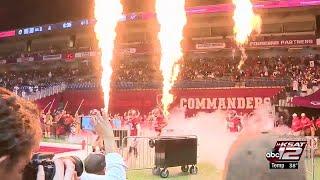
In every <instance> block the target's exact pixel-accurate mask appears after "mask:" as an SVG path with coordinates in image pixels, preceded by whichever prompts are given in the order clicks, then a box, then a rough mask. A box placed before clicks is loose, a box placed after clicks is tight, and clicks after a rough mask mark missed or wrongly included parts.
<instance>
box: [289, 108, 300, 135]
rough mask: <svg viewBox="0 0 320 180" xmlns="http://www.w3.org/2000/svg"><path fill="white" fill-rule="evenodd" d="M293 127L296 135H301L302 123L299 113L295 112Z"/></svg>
mask: <svg viewBox="0 0 320 180" xmlns="http://www.w3.org/2000/svg"><path fill="white" fill-rule="evenodd" d="M291 129H292V131H293V134H294V135H296V136H300V135H301V130H302V124H301V120H300V118H299V117H298V115H297V114H296V113H294V114H293V115H292V123H291Z"/></svg>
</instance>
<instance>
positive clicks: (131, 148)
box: [120, 136, 155, 170]
mask: <svg viewBox="0 0 320 180" xmlns="http://www.w3.org/2000/svg"><path fill="white" fill-rule="evenodd" d="M151 139H152V137H144V136H129V137H125V138H123V139H122V144H125V142H127V146H123V147H122V148H121V149H120V153H121V155H122V157H124V158H125V160H126V163H127V167H128V170H142V169H152V168H153V166H154V158H155V151H154V149H153V148H151V147H150V146H149V141H150V140H151Z"/></svg>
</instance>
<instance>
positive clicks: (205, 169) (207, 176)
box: [128, 158, 320, 180]
mask: <svg viewBox="0 0 320 180" xmlns="http://www.w3.org/2000/svg"><path fill="white" fill-rule="evenodd" d="M309 163H310V162H309V161H308V162H306V168H307V169H309V168H311V164H309ZM198 167H199V172H198V174H197V175H190V174H188V173H182V172H181V170H180V168H179V167H176V168H169V173H170V174H169V178H167V179H173V180H198V179H199V180H215V179H218V180H219V179H221V175H222V173H221V172H219V171H218V170H217V169H216V168H215V167H214V166H212V165H210V164H199V165H198ZM307 174H308V176H307V177H308V180H313V179H312V175H311V174H310V173H307ZM128 179H129V180H142V179H143V180H145V179H150V180H160V179H163V178H160V177H159V176H154V175H152V173H151V169H147V170H135V171H128ZM314 179H315V180H320V158H317V159H316V160H315V178H314Z"/></svg>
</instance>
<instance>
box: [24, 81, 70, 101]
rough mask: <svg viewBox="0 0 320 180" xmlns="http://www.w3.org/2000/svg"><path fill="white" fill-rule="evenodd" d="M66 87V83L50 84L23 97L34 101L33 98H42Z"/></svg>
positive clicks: (59, 91)
mask: <svg viewBox="0 0 320 180" xmlns="http://www.w3.org/2000/svg"><path fill="white" fill-rule="evenodd" d="M66 89H67V85H66V84H64V83H62V84H59V85H54V86H50V87H48V88H46V89H43V90H40V91H38V92H33V93H31V94H29V95H27V96H26V97H25V98H26V99H28V100H31V101H35V100H38V99H42V98H45V97H48V96H52V95H54V94H58V93H61V92H63V91H64V90H66Z"/></svg>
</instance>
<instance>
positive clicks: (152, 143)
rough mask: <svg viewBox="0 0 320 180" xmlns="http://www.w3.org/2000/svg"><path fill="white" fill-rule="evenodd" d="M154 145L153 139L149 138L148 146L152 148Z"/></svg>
mask: <svg viewBox="0 0 320 180" xmlns="http://www.w3.org/2000/svg"><path fill="white" fill-rule="evenodd" d="M154 145H155V143H154V140H152V139H150V140H149V146H150V147H151V148H153V147H154Z"/></svg>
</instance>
